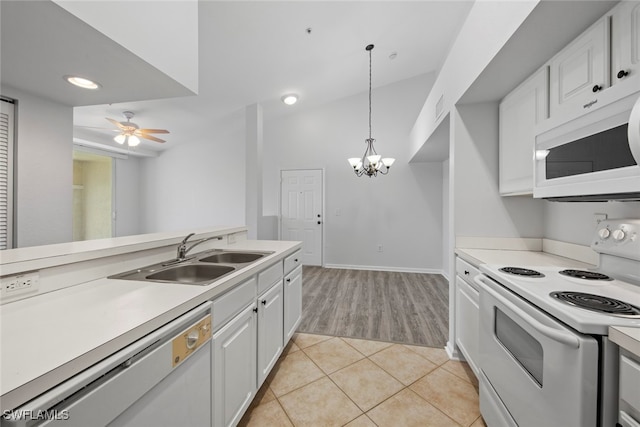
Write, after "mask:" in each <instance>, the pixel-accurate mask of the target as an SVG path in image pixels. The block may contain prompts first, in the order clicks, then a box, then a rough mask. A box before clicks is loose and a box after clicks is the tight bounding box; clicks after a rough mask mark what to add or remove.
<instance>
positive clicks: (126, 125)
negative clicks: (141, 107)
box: [106, 111, 169, 147]
mask: <svg viewBox="0 0 640 427" xmlns="http://www.w3.org/2000/svg"><path fill="white" fill-rule="evenodd" d="M122 115H123V116H124V117H125V118H126V119H127V121H126V122H119V121H117V120H114V119H110V118H109V117H106V119H107V120H109V121H110V122H111V123H113V124H114V125H116V126H117V127H118V129H117V131H118V132H120V133H119V134H118V135H116V136H115V137H114V138H113V139H114V141H116V142H117V143H118V144H124V143H125V142H126V143H127V145H129V146H130V147H135V146H136V145H138V144H140V138H143V139H148V140H150V141H155V142H165V141H164V139H160V138H156V137H155V136H153V135H151V134H152V133H169V131H168V130H166V129H141V128H140V127H139V126H138V125H137V124H135V123H133V122H132V121H131V119H132V118H133V116H134V115H135V114H134V113H133V112H132V111H123V112H122Z"/></svg>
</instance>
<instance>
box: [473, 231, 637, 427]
mask: <svg viewBox="0 0 640 427" xmlns="http://www.w3.org/2000/svg"><path fill="white" fill-rule="evenodd" d="M591 247H592V249H594V250H595V251H596V252H598V253H599V263H598V268H597V269H594V270H576V269H573V268H561V267H536V266H514V265H481V266H480V270H481V271H482V272H483V274H481V275H479V276H478V277H477V278H476V281H477V283H478V285H479V286H480V362H479V364H480V371H481V374H480V405H481V411H482V414H483V416H484V418H485V420H486V421H487V423H488V424H489V425H491V426H494V425H495V426H501V425H514V426H515V425H518V426H521V427H526V426H539V425H558V426H560V425H562V426H575V427H584V426H614V425H616V421H617V417H618V414H617V393H618V390H617V388H618V347H617V346H616V345H615V344H614V343H612V342H611V341H609V339H608V337H607V334H608V328H609V326H628V327H639V328H640V220H637V219H634V220H608V221H603V222H601V223H599V225H598V227H597V230H596V231H595V237H594V239H593V241H592V244H591Z"/></svg>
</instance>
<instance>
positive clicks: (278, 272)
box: [258, 261, 282, 295]
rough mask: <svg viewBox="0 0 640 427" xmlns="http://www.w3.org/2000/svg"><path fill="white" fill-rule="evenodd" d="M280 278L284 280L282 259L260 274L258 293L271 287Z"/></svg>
mask: <svg viewBox="0 0 640 427" xmlns="http://www.w3.org/2000/svg"><path fill="white" fill-rule="evenodd" d="M278 280H282V261H279V262H277V263H275V264H273V265H272V266H271V267H269V268H267V269H266V270H264V271H262V272H261V273H259V274H258V295H260V294H261V293H263V292H264V291H266V290H267V289H269V287H271V285H273V284H274V283H275V282H277V281H278Z"/></svg>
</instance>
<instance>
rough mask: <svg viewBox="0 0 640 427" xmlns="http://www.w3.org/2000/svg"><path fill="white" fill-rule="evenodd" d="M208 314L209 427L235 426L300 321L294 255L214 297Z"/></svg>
mask: <svg viewBox="0 0 640 427" xmlns="http://www.w3.org/2000/svg"><path fill="white" fill-rule="evenodd" d="M287 259H288V258H287ZM292 259H295V258H292ZM283 265H287V266H288V269H287V270H288V271H287V273H288V274H287V276H286V277H284V278H283V271H284V269H283ZM256 294H258V295H259V296H258V297H257V299H256ZM212 313H213V321H212V325H213V332H214V334H213V337H212V340H213V362H212V363H213V371H212V372H213V373H212V375H213V381H212V383H213V386H212V388H213V409H212V411H213V425H214V426H215V427H222V426H224V427H227V426H235V425H237V424H238V423H239V422H240V420H241V419H242V416H243V415H244V413H245V412H246V410H247V408H248V407H249V405H250V404H251V401H252V400H253V398H254V397H255V395H256V392H257V390H258V389H259V388H260V386H261V385H262V383H263V382H264V380H265V379H266V377H267V375H269V372H270V371H271V369H273V367H274V366H275V364H276V362H277V361H278V358H279V357H280V355H281V354H282V350H283V348H284V345H285V344H286V343H287V342H288V341H289V339H290V338H291V336H292V335H293V333H294V332H295V330H296V328H297V327H298V324H299V323H300V319H301V315H302V266H299V262H298V259H295V262H289V263H287V262H283V261H280V262H277V263H275V264H273V265H271V266H269V267H267V268H265V269H264V270H262V271H261V272H259V273H258V274H257V275H256V276H254V277H252V278H250V279H247V280H246V281H245V282H243V283H242V284H240V285H237V286H236V287H234V288H233V289H231V290H230V291H229V292H227V293H225V294H224V295H222V296H220V297H218V298H216V299H215V300H214V301H213V311H212ZM285 319H286V320H285ZM285 322H286V323H285Z"/></svg>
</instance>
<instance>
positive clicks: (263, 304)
mask: <svg viewBox="0 0 640 427" xmlns="http://www.w3.org/2000/svg"><path fill="white" fill-rule="evenodd" d="M283 320H284V295H283V291H282V277H281V278H280V279H279V280H278V281H277V282H276V283H275V284H274V285H273V286H272V287H271V288H270V289H269V290H267V291H266V292H265V293H263V294H262V295H260V296H259V297H258V387H260V386H261V385H262V383H263V382H264V380H265V379H266V378H267V375H268V374H269V371H271V368H273V366H274V365H275V364H276V362H277V361H278V357H279V356H280V354H281V353H282V349H283V346H284V322H283Z"/></svg>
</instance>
